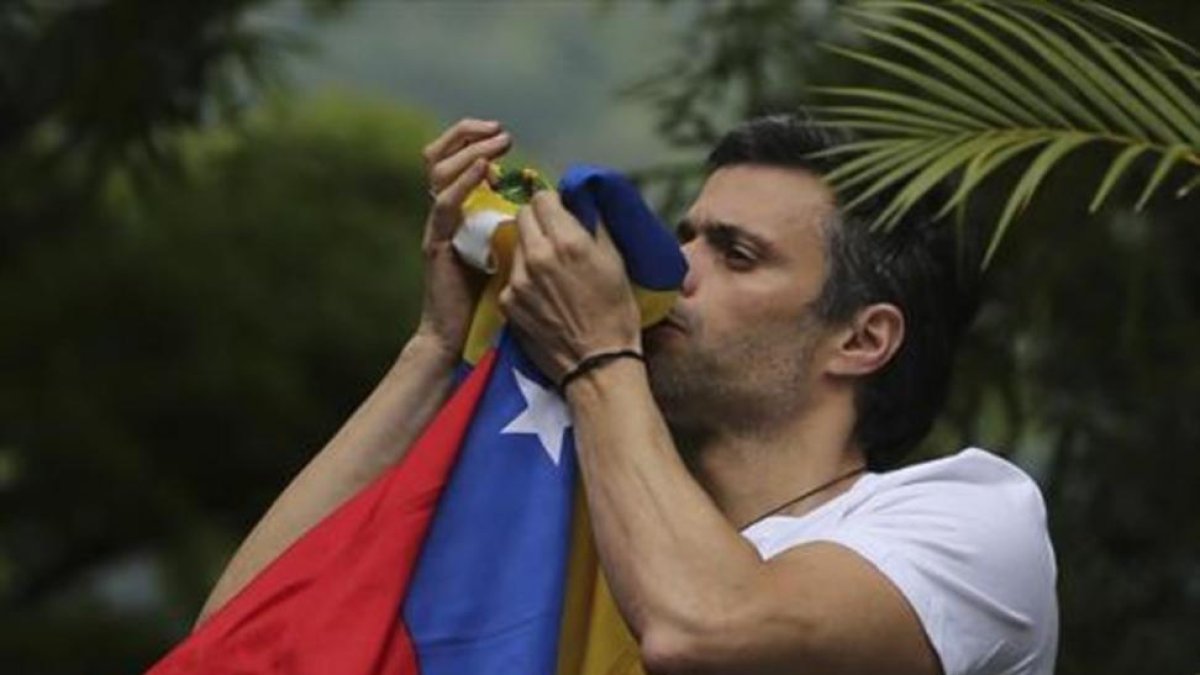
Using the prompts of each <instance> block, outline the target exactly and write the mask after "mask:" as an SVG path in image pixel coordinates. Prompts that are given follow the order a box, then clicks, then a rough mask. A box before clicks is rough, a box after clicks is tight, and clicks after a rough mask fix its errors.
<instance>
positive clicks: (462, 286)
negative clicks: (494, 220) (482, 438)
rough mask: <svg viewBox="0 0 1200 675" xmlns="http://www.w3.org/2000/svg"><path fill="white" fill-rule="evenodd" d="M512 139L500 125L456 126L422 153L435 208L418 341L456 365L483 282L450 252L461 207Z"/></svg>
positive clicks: (425, 245)
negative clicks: (440, 353) (427, 344)
mask: <svg viewBox="0 0 1200 675" xmlns="http://www.w3.org/2000/svg"><path fill="white" fill-rule="evenodd" d="M511 145H512V137H511V136H510V135H509V134H508V132H506V131H505V130H504V129H503V127H501V125H500V123H499V122H491V121H481V120H473V119H464V120H460V121H459V122H458V123H457V124H455V125H454V126H452V127H450V128H449V129H447V130H446V131H445V132H444V133H443V134H442V135H441V136H439V137H438V138H437V139H436V140H434V141H433V142H432V143H430V144H429V145H428V146H426V147H425V150H424V151H423V153H422V155H423V156H424V159H425V174H426V177H427V178H428V180H429V192H430V196H431V197H433V207H432V208H431V209H430V212H429V218H428V219H427V220H426V222H425V238H424V241H423V242H422V252H423V254H424V258H425V298H424V303H423V307H422V310H421V321H420V324H419V326H418V328H417V333H416V336H415V337H416V339H419V340H424V341H427V342H429V343H430V344H432V345H434V346H435V347H436V348H437V349H439V350H440V351H442V352H443V353H444V354H445V355H446V356H447V357H448V358H451V359H453V360H455V361H457V359H458V356H459V354H460V353H461V352H462V348H463V343H464V342H466V339H467V331H468V330H470V327H471V314H472V310H473V309H474V306H475V301H476V299H477V298H478V296H479V290H480V288H481V287H482V284H483V279H482V276H481V275H480V274H479V273H478V272H476V271H475V270H473V269H471V268H469V267H468V266H467V265H465V264H464V263H463V262H462V261H461V260H459V258H458V255H457V254H456V253H455V252H454V248H453V246H451V243H450V242H451V241H452V240H453V239H454V233H455V232H456V231H457V229H458V226H459V225H460V224H461V223H462V205H463V201H464V200H465V199H466V198H467V195H468V194H470V192H471V190H473V189H474V188H475V187H476V186H478V185H479V184H480V182H482V181H483V180H484V179H485V178H486V177H487V168H488V164H489V162H491V161H492V160H494V159H496V158H498V157H500V156H502V155H504V153H506V152H508V149H509V148H510V147H511Z"/></svg>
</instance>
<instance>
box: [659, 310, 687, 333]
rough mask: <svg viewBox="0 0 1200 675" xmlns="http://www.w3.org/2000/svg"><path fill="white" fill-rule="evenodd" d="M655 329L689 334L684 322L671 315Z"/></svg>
mask: <svg viewBox="0 0 1200 675" xmlns="http://www.w3.org/2000/svg"><path fill="white" fill-rule="evenodd" d="M654 328H664V329H670V330H673V331H676V332H679V333H687V332H688V329H687V326H686V325H684V323H683V321H681V320H680V319H679V317H677V316H674V315H671V314H668V315H667V316H666V317H664V318H663V320H662V321H660V322H658V323H657V324H655V325H654Z"/></svg>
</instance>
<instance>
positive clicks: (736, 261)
mask: <svg viewBox="0 0 1200 675" xmlns="http://www.w3.org/2000/svg"><path fill="white" fill-rule="evenodd" d="M721 254H722V255H723V256H724V258H725V264H726V265H728V266H729V267H730V268H731V269H735V270H748V269H750V268H751V267H753V266H754V264H755V263H756V262H758V260H757V259H756V258H755V257H754V253H753V252H751V251H749V250H748V249H746V248H745V247H744V246H739V245H737V244H727V245H725V246H724V247H722V251H721Z"/></svg>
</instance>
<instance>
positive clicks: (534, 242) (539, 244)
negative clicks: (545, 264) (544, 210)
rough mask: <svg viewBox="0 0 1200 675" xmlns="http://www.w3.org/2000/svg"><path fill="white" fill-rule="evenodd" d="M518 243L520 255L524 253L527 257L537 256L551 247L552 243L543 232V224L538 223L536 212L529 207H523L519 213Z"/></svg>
mask: <svg viewBox="0 0 1200 675" xmlns="http://www.w3.org/2000/svg"><path fill="white" fill-rule="evenodd" d="M517 243H518V246H517V249H518V254H520V253H522V252H523V253H524V255H525V256H529V255H533V256H537V255H539V254H542V253H544V252H545V251H547V250H548V249H549V247H550V242H549V240H548V239H547V238H546V234H545V232H544V231H543V230H542V224H541V223H540V222H538V218H537V216H536V215H534V211H533V209H532V208H531V207H530V206H529V205H525V206H522V207H521V209H520V210H519V211H517Z"/></svg>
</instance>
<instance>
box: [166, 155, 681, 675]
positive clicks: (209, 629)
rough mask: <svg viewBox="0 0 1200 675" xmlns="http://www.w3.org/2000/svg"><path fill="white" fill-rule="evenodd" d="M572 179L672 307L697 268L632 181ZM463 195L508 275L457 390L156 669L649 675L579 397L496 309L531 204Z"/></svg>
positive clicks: (487, 307)
mask: <svg viewBox="0 0 1200 675" xmlns="http://www.w3.org/2000/svg"><path fill="white" fill-rule="evenodd" d="M559 191H560V193H561V195H562V198H563V202H564V204H565V205H566V206H567V208H568V209H570V210H571V211H572V212H573V213H574V214H575V215H576V216H577V217H578V218H579V219H580V221H581V222H582V223H583V224H584V226H585V227H587V228H589V229H590V230H594V228H595V227H596V225H597V223H600V222H603V223H604V226H605V227H606V228H607V229H608V230H609V232H610V234H611V235H612V238H613V241H614V243H615V244H616V245H617V248H618V249H619V250H620V251H621V253H622V255H623V256H624V259H625V263H626V269H627V271H628V273H629V276H630V278H631V280H633V282H634V284H635V286H636V287H637V288H638V296H639V302H640V303H641V306H642V310H643V320H644V322H645V323H647V324H648V323H653V322H654V321H656V320H658V319H660V318H662V316H663V315H664V314H665V312H666V310H667V309H668V308H669V306H670V303H671V302H672V300H673V293H674V290H675V289H677V288H678V286H679V285H680V283H681V282H682V280H683V275H684V274H685V272H686V267H685V264H684V261H683V257H682V254H681V252H680V250H679V247H678V245H677V244H676V243H675V242H674V238H673V237H672V236H671V234H670V233H669V232H668V231H667V230H666V229H665V228H663V227H662V226H661V224H660V223H659V222H658V221H657V219H656V218H655V217H654V216H653V214H652V213H651V212H650V210H649V209H648V208H647V207H646V206H645V204H644V203H643V202H642V200H641V198H640V196H639V195H638V193H637V191H636V190H635V189H634V188H633V186H632V185H631V184H630V183H629V182H628V181H626V180H625V179H624V178H622V177H621V176H620V175H618V174H616V173H614V172H611V171H608V170H605V169H599V168H595V167H576V168H573V169H571V170H569V171H568V172H567V174H566V175H565V176H564V177H563V179H562V181H561V182H560V184H559ZM466 208H467V210H468V214H467V215H468V217H467V220H468V223H470V222H472V221H474V222H475V223H476V224H479V223H483V226H484V230H485V234H484V235H483V240H484V241H486V243H487V245H486V247H483V248H479V247H478V246H477V247H476V249H477V250H476V255H477V257H479V258H481V262H482V263H483V266H488V267H490V268H492V269H493V270H494V271H495V275H494V277H493V279H492V281H491V282H490V283H489V285H488V288H487V290H486V291H485V293H484V295H483V298H482V299H481V301H480V306H479V307H478V308H477V311H476V315H475V321H474V323H473V326H472V330H471V337H470V339H469V342H468V345H467V349H466V352H465V354H464V367H463V378H462V381H461V383H460V385H459V386H458V388H457V389H456V391H455V393H454V395H453V396H452V397H451V399H450V400H449V401H448V402H447V404H446V405H445V406H444V407H443V408H442V410H441V411H440V412H439V413H438V415H437V417H436V418H435V419H434V421H433V422H432V423H431V424H430V426H429V428H428V429H427V430H426V431H425V433H424V434H423V435H422V436H421V438H419V439H418V440H417V442H416V443H415V444H414V446H413V447H412V448H411V449H410V451H409V453H408V454H407V455H406V457H405V458H404V459H403V460H402V461H401V462H399V463H398V464H397V466H395V467H394V468H392V469H391V470H389V471H388V472H387V473H385V474H384V475H383V476H382V477H380V478H379V479H378V480H377V481H375V482H374V483H373V484H371V485H370V486H368V487H367V488H366V489H365V490H363V491H362V492H360V493H359V494H358V495H356V496H355V497H353V498H352V499H350V500H349V501H348V502H347V503H346V504H344V505H343V506H341V507H340V508H338V509H337V510H336V511H335V512H334V513H333V514H332V515H330V516H329V517H327V518H326V519H325V520H323V521H322V522H321V523H319V524H318V525H317V526H315V527H314V528H313V529H312V530H311V531H310V532H308V533H306V534H305V535H304V536H303V537H301V538H300V540H299V541H297V542H296V543H295V544H294V545H292V546H291V547H290V548H289V549H288V550H287V551H285V552H284V553H283V554H282V555H281V556H280V557H279V558H278V559H277V560H275V561H274V562H273V563H272V564H271V565H269V566H268V567H267V568H266V569H265V570H264V571H263V572H262V573H261V574H260V575H259V576H258V577H256V578H255V579H254V580H253V581H252V582H251V583H250V584H249V585H248V586H247V587H246V588H245V589H244V590H243V591H242V592H241V593H240V594H238V595H237V596H236V597H235V598H233V599H232V600H231V601H230V602H229V603H228V604H227V605H226V606H225V607H224V608H222V609H221V610H220V611H219V612H218V613H217V614H215V615H214V616H213V617H211V618H210V619H209V620H208V621H206V622H205V623H204V624H203V625H202V626H201V627H200V628H199V630H198V631H197V632H195V633H194V634H192V635H191V636H190V637H189V638H187V639H186V640H185V641H184V642H183V643H181V644H180V645H179V646H178V647H177V648H176V649H175V650H173V651H172V652H170V653H169V654H168V655H167V656H166V657H164V658H163V659H162V660H161V661H160V662H159V663H158V664H156V665H155V666H154V667H153V668H152V669H151V670H150V671H149V672H150V673H152V675H176V674H184V673H186V674H189V675H191V674H198V673H206V674H217V675H222V674H226V673H228V674H231V675H232V674H233V673H295V674H309V673H311V674H313V675H317V674H320V675H342V674H345V675H384V674H388V675H393V674H397V675H399V674H403V675H417V674H421V675H441V674H454V675H474V674H484V673H489V674H490V673H520V674H525V673H534V674H537V673H545V674H547V675H550V674H553V673H559V674H562V675H591V674H592V673H625V672H639V671H640V665H639V659H638V656H637V651H636V646H635V645H634V643H633V641H632V639H631V638H630V636H629V633H628V631H627V630H626V629H625V627H624V625H623V624H622V623H621V620H620V617H619V615H618V614H617V612H616V610H615V606H614V605H613V603H612V600H611V597H609V595H608V592H607V589H606V588H605V586H604V582H603V576H602V575H601V574H600V573H599V570H598V568H597V565H596V558H595V552H594V550H593V549H592V545H591V536H590V533H589V531H588V528H587V516H586V509H585V506H584V503H583V500H582V495H581V494H580V492H581V491H580V490H579V488H578V485H579V477H578V469H577V465H576V459H575V452H574V438H573V435H572V433H571V430H570V427H571V419H570V413H569V410H568V409H567V407H566V405H565V402H564V401H563V400H562V399H561V398H560V397H559V396H558V394H557V392H556V391H555V390H554V387H553V386H552V384H551V383H549V382H548V381H547V380H546V378H545V377H543V376H542V375H541V373H539V372H537V370H536V368H534V367H533V365H532V363H530V362H529V360H528V359H527V358H526V357H525V356H524V355H523V354H521V352H520V350H519V348H518V347H517V345H516V343H515V341H514V340H513V339H512V338H511V337H510V336H509V334H508V332H507V331H506V330H505V328H504V323H503V317H502V316H500V315H499V312H498V310H497V309H496V306H495V297H496V294H497V293H498V292H499V289H500V288H502V287H503V285H504V282H505V280H506V275H507V270H508V265H509V262H510V261H511V252H512V245H513V237H514V236H515V234H514V232H513V231H512V226H511V224H510V223H508V222H507V220H506V218H504V217H496V215H495V214H496V213H500V214H501V216H503V215H504V214H507V215H508V216H510V217H511V214H512V213H513V212H515V209H516V207H515V206H514V205H513V204H512V203H511V202H507V200H505V199H502V198H500V196H499V195H498V194H497V193H495V192H492V191H491V190H489V189H488V188H486V187H484V188H481V189H480V190H479V191H477V193H476V194H473V195H472V198H471V199H469V200H468V203H467V207H466ZM469 236H475V237H477V241H478V237H479V233H478V232H475V233H474V234H472V235H469ZM468 257H470V256H468Z"/></svg>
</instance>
